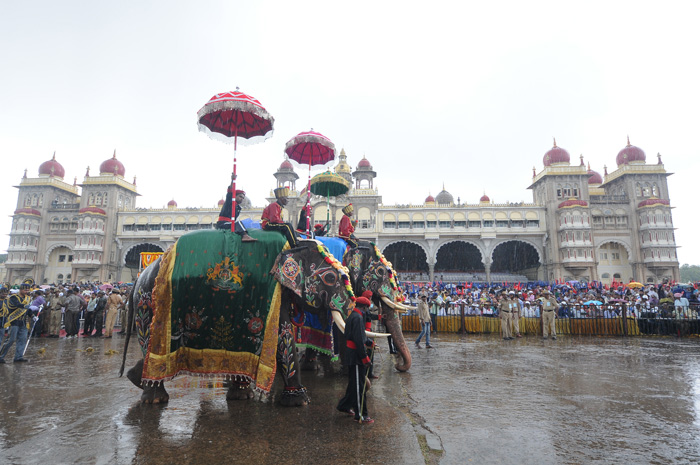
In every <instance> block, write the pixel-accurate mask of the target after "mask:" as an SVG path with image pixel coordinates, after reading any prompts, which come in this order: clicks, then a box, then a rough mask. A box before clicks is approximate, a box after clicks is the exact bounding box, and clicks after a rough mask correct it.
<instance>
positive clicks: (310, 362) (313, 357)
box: [301, 348, 320, 371]
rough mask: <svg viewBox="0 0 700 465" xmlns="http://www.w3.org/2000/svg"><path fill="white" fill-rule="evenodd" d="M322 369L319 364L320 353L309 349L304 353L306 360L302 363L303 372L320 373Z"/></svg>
mask: <svg viewBox="0 0 700 465" xmlns="http://www.w3.org/2000/svg"><path fill="white" fill-rule="evenodd" d="M319 368H320V365H319V362H318V352H316V351H315V350H313V349H310V348H307V349H306V351H305V352H304V358H303V360H302V362H301V371H318V370H319Z"/></svg>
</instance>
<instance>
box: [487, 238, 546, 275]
mask: <svg viewBox="0 0 700 465" xmlns="http://www.w3.org/2000/svg"><path fill="white" fill-rule="evenodd" d="M541 264H542V258H541V256H540V252H539V251H538V250H537V248H536V247H535V246H534V245H532V244H530V243H529V242H524V241H520V240H512V241H506V242H501V243H500V244H498V245H497V246H496V247H494V249H493V252H491V273H492V274H493V273H508V274H519V275H525V276H526V277H527V278H528V279H529V280H531V281H536V280H537V279H539V269H540V265H541Z"/></svg>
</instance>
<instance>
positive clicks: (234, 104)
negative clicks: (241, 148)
mask: <svg viewBox="0 0 700 465" xmlns="http://www.w3.org/2000/svg"><path fill="white" fill-rule="evenodd" d="M197 122H198V124H197V125H198V126H199V130H200V131H202V132H204V133H206V134H207V135H208V136H209V137H211V138H212V139H215V140H218V141H221V142H225V143H228V144H231V143H236V139H239V138H241V139H244V140H242V141H241V143H242V144H243V145H250V144H255V143H258V142H263V141H264V140H266V139H268V138H270V137H271V136H272V133H273V127H274V124H275V119H274V118H273V117H272V115H270V113H268V111H267V110H266V109H265V107H263V106H262V105H261V104H260V102H259V101H258V100H257V99H256V98H253V97H251V96H250V95H247V94H244V93H243V92H240V91H239V90H238V88H236V90H235V91H233V92H224V93H222V94H216V95H215V96H213V97H212V98H211V99H209V101H208V102H207V103H206V104H205V105H204V106H203V107H202V108H201V110H199V111H198V112H197Z"/></svg>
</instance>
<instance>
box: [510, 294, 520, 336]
mask: <svg viewBox="0 0 700 465" xmlns="http://www.w3.org/2000/svg"><path fill="white" fill-rule="evenodd" d="M508 300H509V301H510V304H511V310H512V313H511V314H510V315H511V318H512V319H513V333H514V334H515V337H522V336H521V335H520V316H521V312H522V308H521V306H520V300H518V297H517V296H516V295H515V292H514V291H510V292H509V293H508Z"/></svg>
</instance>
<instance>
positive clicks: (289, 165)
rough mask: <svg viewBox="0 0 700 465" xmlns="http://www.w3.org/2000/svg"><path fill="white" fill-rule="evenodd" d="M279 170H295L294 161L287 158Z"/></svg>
mask: <svg viewBox="0 0 700 465" xmlns="http://www.w3.org/2000/svg"><path fill="white" fill-rule="evenodd" d="M277 171H294V167H293V166H292V162H290V161H289V160H288V159H285V160H284V161H283V162H282V164H281V165H280V167H279V169H278V170H277Z"/></svg>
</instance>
